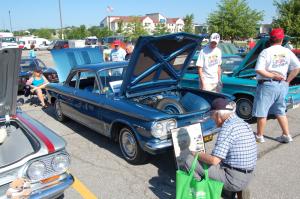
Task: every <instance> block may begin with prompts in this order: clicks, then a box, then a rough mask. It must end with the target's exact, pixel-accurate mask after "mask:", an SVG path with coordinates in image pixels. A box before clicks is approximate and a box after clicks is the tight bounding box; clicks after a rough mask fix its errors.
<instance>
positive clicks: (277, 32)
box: [270, 28, 284, 40]
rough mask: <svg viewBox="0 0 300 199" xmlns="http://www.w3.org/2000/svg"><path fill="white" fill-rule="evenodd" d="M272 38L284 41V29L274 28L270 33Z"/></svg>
mask: <svg viewBox="0 0 300 199" xmlns="http://www.w3.org/2000/svg"><path fill="white" fill-rule="evenodd" d="M270 37H271V39H272V40H277V39H283V38H284V30H283V29H282V28H274V29H273V30H272V31H271V32H270Z"/></svg>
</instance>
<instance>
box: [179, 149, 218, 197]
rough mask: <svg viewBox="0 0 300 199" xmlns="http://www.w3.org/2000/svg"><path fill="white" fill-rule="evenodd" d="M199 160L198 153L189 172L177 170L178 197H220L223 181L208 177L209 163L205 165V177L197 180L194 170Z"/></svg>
mask: <svg viewBox="0 0 300 199" xmlns="http://www.w3.org/2000/svg"><path fill="white" fill-rule="evenodd" d="M197 161H198V154H197V155H196V157H195V159H194V161H193V163H192V167H191V169H190V171H189V172H188V173H186V172H184V171H181V170H178V171H176V199H219V198H220V197H221V193H222V189H223V183H222V182H219V181H217V180H213V179H210V178H209V177H208V167H207V165H204V171H205V177H204V179H202V180H201V181H198V180H196V179H195V178H194V172H195V168H196V164H197Z"/></svg>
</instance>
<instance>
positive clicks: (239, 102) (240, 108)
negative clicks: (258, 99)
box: [236, 96, 255, 122]
mask: <svg viewBox="0 0 300 199" xmlns="http://www.w3.org/2000/svg"><path fill="white" fill-rule="evenodd" d="M252 110H253V100H252V99H250V97H244V96H243V97H238V98H237V99H236V114H237V115H238V116H239V117H240V118H242V119H243V120H245V121H246V122H252V121H254V119H255V118H254V117H253V116H252Z"/></svg>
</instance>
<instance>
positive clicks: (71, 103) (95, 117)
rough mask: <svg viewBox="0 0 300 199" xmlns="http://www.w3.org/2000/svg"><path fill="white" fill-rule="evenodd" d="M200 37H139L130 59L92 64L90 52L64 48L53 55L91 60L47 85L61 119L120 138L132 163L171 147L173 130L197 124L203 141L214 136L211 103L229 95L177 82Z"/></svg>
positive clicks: (181, 34) (175, 35) (120, 142)
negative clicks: (71, 120)
mask: <svg viewBox="0 0 300 199" xmlns="http://www.w3.org/2000/svg"><path fill="white" fill-rule="evenodd" d="M201 40H202V38H201V37H199V36H197V35H192V34H187V33H178V34H171V35H165V36H160V37H152V36H145V37H140V38H139V40H138V42H137V44H136V46H135V50H134V52H133V54H132V57H131V60H130V62H114V63H113V62H111V63H98V64H91V62H90V60H91V59H89V58H88V56H87V53H81V52H79V53H78V52H75V51H72V50H70V49H68V50H66V51H63V50H62V51H60V52H59V53H64V55H61V54H60V55H59V53H58V54H57V57H56V58H55V56H54V59H59V58H65V60H68V62H69V63H73V64H74V63H78V62H79V61H80V60H81V61H83V60H89V61H88V64H80V65H77V66H76V67H73V68H72V69H71V71H70V73H69V75H68V77H67V78H66V81H64V82H63V83H57V84H49V86H48V87H47V93H48V99H49V100H50V102H51V103H52V104H54V106H55V112H56V117H57V120H59V121H64V120H65V119H66V118H71V119H73V120H75V121H77V122H79V123H81V124H83V125H85V126H87V127H89V128H91V129H93V130H95V131H96V132H99V133H100V134H102V135H105V136H107V137H110V138H111V139H113V140H115V141H117V142H119V145H120V149H121V152H122V154H123V156H124V158H125V159H126V160H127V161H128V162H129V163H132V164H140V163H142V162H143V161H144V160H146V157H147V154H148V153H150V154H157V153H161V152H164V151H166V150H168V149H170V148H171V147H172V140H171V129H174V128H178V127H182V126H187V125H191V124H195V123H199V125H201V127H202V132H203V135H204V137H205V139H206V140H207V141H208V140H209V139H212V135H213V134H214V133H216V132H217V128H216V126H215V123H214V122H213V121H212V119H211V118H210V111H211V102H212V101H213V99H215V98H217V97H222V98H227V99H230V100H231V97H230V96H229V95H224V94H218V93H213V92H206V91H201V90H199V89H193V88H184V87H181V86H180V84H179V83H180V80H181V77H182V76H183V74H184V70H185V69H186V67H187V66H188V65H189V64H190V61H191V58H192V56H193V55H194V53H195V51H196V48H197V47H198V44H199V43H201ZM74 50H75V49H74ZM81 56H85V58H82V57H81ZM76 57H77V58H76ZM56 62H57V63H59V61H56ZM83 62H84V61H83ZM65 65H68V64H67V63H65ZM70 65H72V64H70ZM61 67H64V66H61ZM99 139H100V138H99Z"/></svg>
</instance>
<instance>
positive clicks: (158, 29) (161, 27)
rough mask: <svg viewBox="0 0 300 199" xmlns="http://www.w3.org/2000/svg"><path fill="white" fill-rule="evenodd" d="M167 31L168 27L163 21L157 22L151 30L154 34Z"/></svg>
mask: <svg viewBox="0 0 300 199" xmlns="http://www.w3.org/2000/svg"><path fill="white" fill-rule="evenodd" d="M167 33H169V31H168V28H167V26H166V24H164V23H159V24H157V25H156V26H155V29H154V31H153V34H154V35H163V34H167Z"/></svg>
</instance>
